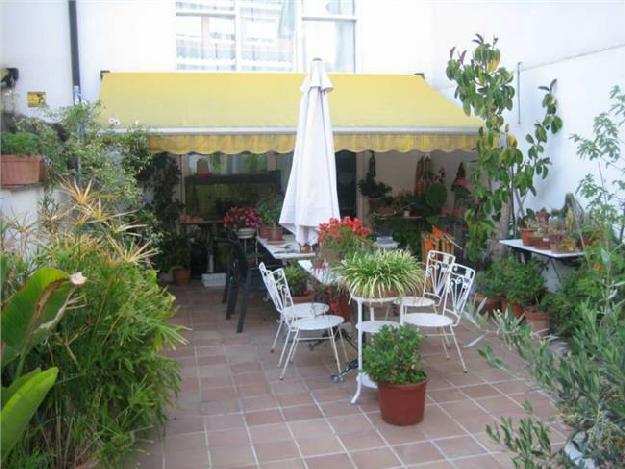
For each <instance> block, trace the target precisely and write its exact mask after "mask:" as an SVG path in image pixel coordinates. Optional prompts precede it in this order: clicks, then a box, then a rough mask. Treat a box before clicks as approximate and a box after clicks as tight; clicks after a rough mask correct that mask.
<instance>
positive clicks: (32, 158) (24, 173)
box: [0, 132, 46, 187]
mask: <svg viewBox="0 0 625 469" xmlns="http://www.w3.org/2000/svg"><path fill="white" fill-rule="evenodd" d="M1 150H2V157H1V158H0V162H1V163H2V164H1V170H2V171H1V175H2V176H1V180H0V182H1V184H2V186H3V187H4V186H8V187H10V186H21V185H26V184H35V183H37V182H40V181H44V180H45V175H46V166H45V161H44V160H43V158H42V156H41V143H40V139H39V137H38V136H37V135H36V134H33V133H31V132H17V133H4V134H3V135H2V143H1Z"/></svg>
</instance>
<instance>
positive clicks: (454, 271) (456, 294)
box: [443, 264, 475, 326]
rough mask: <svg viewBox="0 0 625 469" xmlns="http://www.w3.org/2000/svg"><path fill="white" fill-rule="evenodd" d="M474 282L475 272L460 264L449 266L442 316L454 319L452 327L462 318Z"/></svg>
mask: <svg viewBox="0 0 625 469" xmlns="http://www.w3.org/2000/svg"><path fill="white" fill-rule="evenodd" d="M474 280H475V270H473V269H471V268H469V267H466V266H464V265H461V264H453V265H452V266H451V271H450V272H449V276H448V279H447V289H446V294H445V302H444V304H443V314H448V315H451V316H453V317H455V321H454V326H456V325H457V324H458V322H459V321H460V318H461V317H462V313H463V311H464V307H465V305H466V304H467V299H468V298H469V293H471V288H473V281H474Z"/></svg>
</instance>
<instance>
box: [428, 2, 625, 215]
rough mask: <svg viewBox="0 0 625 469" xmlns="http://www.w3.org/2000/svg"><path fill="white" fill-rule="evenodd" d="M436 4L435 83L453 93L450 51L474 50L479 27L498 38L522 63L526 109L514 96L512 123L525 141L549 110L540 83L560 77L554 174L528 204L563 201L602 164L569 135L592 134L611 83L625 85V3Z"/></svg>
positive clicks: (508, 57)
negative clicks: (581, 155) (586, 157)
mask: <svg viewBox="0 0 625 469" xmlns="http://www.w3.org/2000/svg"><path fill="white" fill-rule="evenodd" d="M432 8H433V11H432V16H433V26H432V32H433V34H432V43H431V48H432V53H433V54H434V57H435V59H433V74H432V80H431V83H433V84H434V86H435V87H437V88H439V89H441V90H442V91H443V92H444V94H446V95H447V96H449V97H452V96H453V91H454V89H453V87H452V86H451V83H450V82H449V81H448V80H447V78H446V76H445V66H446V62H447V60H448V58H449V49H451V47H454V46H455V47H457V48H458V49H459V50H465V49H468V50H471V49H473V47H474V46H475V44H472V43H471V41H472V39H473V38H474V35H475V33H476V32H477V33H480V34H482V35H483V36H484V37H485V38H487V39H489V40H491V39H492V37H493V36H494V35H495V36H497V37H498V38H499V43H498V46H499V47H500V49H501V51H502V65H504V66H506V67H508V68H510V69H512V70H515V69H516V67H517V63H518V62H521V64H520V70H521V73H520V89H519V90H518V91H520V107H519V106H518V102H517V101H516V99H515V110H514V112H513V113H509V114H508V122H509V123H510V124H511V131H512V132H513V133H514V134H516V135H517V136H519V137H520V138H519V140H520V141H522V142H523V143H522V145H523V147H526V146H527V145H526V144H525V142H524V139H523V136H524V135H525V134H526V133H527V132H531V131H532V129H533V124H534V122H536V121H538V120H540V119H542V117H543V115H544V111H543V110H542V108H541V105H540V102H541V99H542V95H543V92H542V91H540V90H538V89H537V87H538V86H541V85H546V84H549V82H550V81H551V80H552V79H554V78H556V79H557V80H558V82H557V87H556V91H555V95H556V97H557V99H558V101H559V104H560V115H561V117H562V119H563V122H564V127H563V128H562V130H561V131H560V133H559V134H558V135H557V136H556V137H554V138H553V139H552V140H551V141H550V143H549V144H548V146H547V155H548V156H549V157H550V158H551V160H552V162H553V166H552V169H551V173H550V175H549V176H548V178H547V179H546V180H544V181H539V182H538V184H537V190H538V197H536V198H534V197H528V199H527V205H528V206H530V207H532V208H540V207H542V206H546V207H547V208H557V207H560V206H561V205H562V203H563V200H564V195H565V194H566V193H568V192H574V191H575V189H576V187H577V183H578V181H579V180H580V179H581V178H582V177H583V175H585V174H586V173H588V172H592V171H593V170H595V169H596V165H594V164H590V163H588V162H583V161H580V160H579V159H578V158H577V156H576V154H575V145H574V143H573V142H572V141H571V140H570V135H571V134H573V133H580V134H583V135H590V134H591V130H592V119H593V117H594V116H595V115H597V114H599V113H600V112H602V111H605V110H607V109H608V108H609V100H608V94H609V91H610V89H611V87H612V86H613V85H615V84H620V85H621V87H622V88H625V28H623V25H624V24H625V2H623V1H611V2H601V1H597V2H589V1H588V2H565V1H561V2H529V1H524V2H521V1H502V2H464V1H446V2H436V3H433V4H432ZM515 87H516V80H515ZM519 109H520V124H519V123H518V118H519V115H518V113H517V111H518V110H519Z"/></svg>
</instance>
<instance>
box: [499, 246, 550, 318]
mask: <svg viewBox="0 0 625 469" xmlns="http://www.w3.org/2000/svg"><path fill="white" fill-rule="evenodd" d="M501 265H502V277H501V278H502V281H504V282H505V297H504V300H503V301H502V309H503V310H504V311H505V310H509V311H510V312H511V313H512V315H513V316H514V317H516V318H520V317H523V314H524V307H525V305H531V304H537V303H538V299H539V298H540V295H541V294H542V292H543V291H544V283H545V281H544V279H543V276H542V274H541V272H540V268H539V266H538V264H536V263H535V262H528V263H526V264H522V263H520V262H518V261H517V260H515V259H512V258H508V259H505V261H503V262H502V264H501Z"/></svg>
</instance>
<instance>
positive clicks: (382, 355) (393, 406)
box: [363, 326, 427, 425]
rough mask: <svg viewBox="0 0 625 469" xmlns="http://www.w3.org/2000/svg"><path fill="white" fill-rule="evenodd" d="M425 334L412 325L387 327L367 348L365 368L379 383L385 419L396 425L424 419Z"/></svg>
mask: <svg viewBox="0 0 625 469" xmlns="http://www.w3.org/2000/svg"><path fill="white" fill-rule="evenodd" d="M422 340H423V336H422V335H421V333H420V332H419V330H418V329H414V328H412V327H409V326H399V327H391V326H384V327H383V328H382V329H381V330H380V332H379V333H377V334H375V335H373V336H372V337H371V339H370V340H369V343H368V344H367V346H366V347H365V348H364V350H363V371H364V372H365V373H367V374H368V375H369V377H370V378H371V379H372V380H373V381H374V382H375V383H376V384H377V386H378V401H379V403H380V413H381V416H382V419H383V420H384V421H385V422H388V423H390V424H393V425H414V424H416V423H418V422H420V421H421V420H423V414H424V412H425V386H426V384H427V375H426V373H425V369H424V366H423V362H422V361H421V354H420V353H419V347H420V345H421V341H422Z"/></svg>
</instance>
